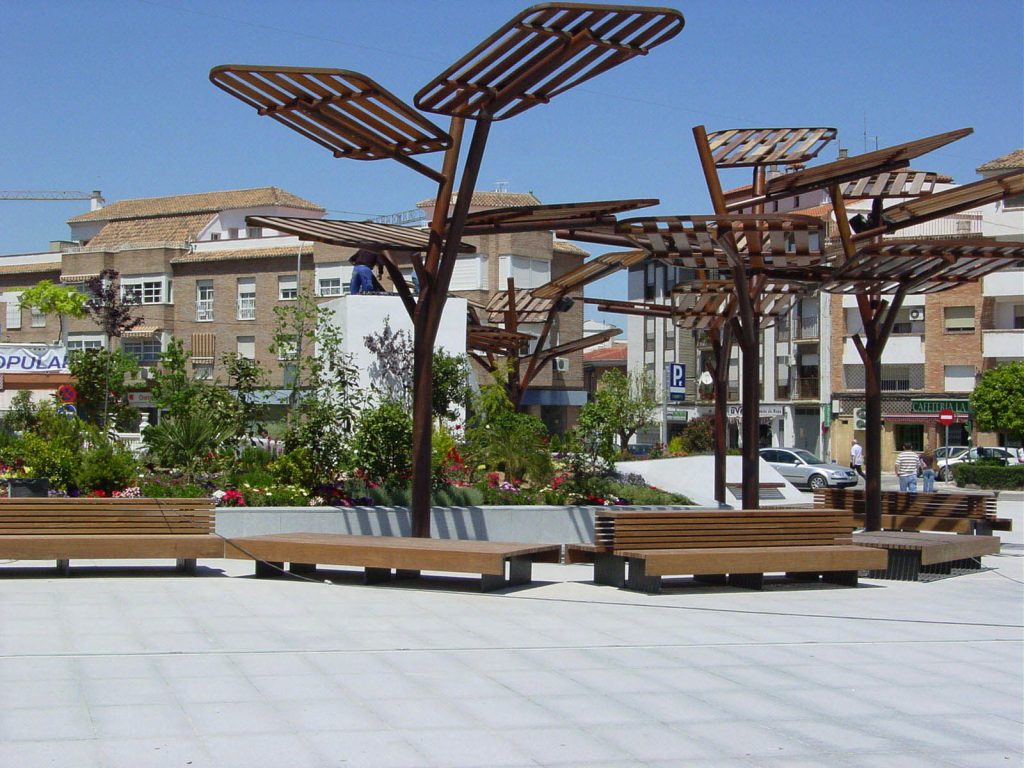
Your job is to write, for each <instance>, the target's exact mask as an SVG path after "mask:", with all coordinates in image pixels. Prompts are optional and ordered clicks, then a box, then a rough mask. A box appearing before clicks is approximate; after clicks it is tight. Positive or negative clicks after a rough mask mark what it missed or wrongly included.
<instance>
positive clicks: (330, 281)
mask: <svg viewBox="0 0 1024 768" xmlns="http://www.w3.org/2000/svg"><path fill="white" fill-rule="evenodd" d="M351 278H352V267H351V266H349V265H346V264H342V263H341V262H336V263H333V264H318V265H317V267H316V294H317V296H345V295H346V294H348V285H349V282H350V280H351Z"/></svg>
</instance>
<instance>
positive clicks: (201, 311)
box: [196, 299, 213, 323]
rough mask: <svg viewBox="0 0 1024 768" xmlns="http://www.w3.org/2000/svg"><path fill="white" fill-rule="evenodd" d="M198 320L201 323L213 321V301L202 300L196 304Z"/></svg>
mask: <svg viewBox="0 0 1024 768" xmlns="http://www.w3.org/2000/svg"><path fill="white" fill-rule="evenodd" d="M196 320H197V321H198V322H200V323H208V322H210V321H212V320H213V299H200V300H199V301H197V302H196Z"/></svg>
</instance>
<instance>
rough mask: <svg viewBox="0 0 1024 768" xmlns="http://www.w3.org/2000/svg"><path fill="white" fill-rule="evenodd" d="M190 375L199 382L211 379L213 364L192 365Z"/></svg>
mask: <svg viewBox="0 0 1024 768" xmlns="http://www.w3.org/2000/svg"><path fill="white" fill-rule="evenodd" d="M192 375H193V376H194V377H195V378H196V379H198V380H200V381H209V380H210V379H212V378H213V363H192Z"/></svg>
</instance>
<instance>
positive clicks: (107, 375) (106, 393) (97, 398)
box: [68, 349, 139, 430]
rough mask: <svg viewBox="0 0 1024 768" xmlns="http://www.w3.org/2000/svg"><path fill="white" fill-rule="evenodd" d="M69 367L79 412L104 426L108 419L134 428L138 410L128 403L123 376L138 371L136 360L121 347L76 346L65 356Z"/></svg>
mask: <svg viewBox="0 0 1024 768" xmlns="http://www.w3.org/2000/svg"><path fill="white" fill-rule="evenodd" d="M68 369H69V370H70V371H71V375H72V376H74V377H75V379H76V383H75V389H77V390H78V400H77V402H76V404H75V405H76V407H77V409H78V416H79V418H81V419H82V420H83V421H86V422H88V423H89V424H95V425H97V426H99V427H103V426H104V425H105V424H106V423H107V422H108V421H109V422H110V423H112V424H115V425H117V426H118V428H122V429H126V430H128V429H134V428H135V425H136V424H138V411H137V410H136V409H135V408H133V407H132V406H130V405H129V404H128V387H127V384H126V383H125V380H126V378H127V377H128V376H130V375H135V374H136V373H138V370H139V364H138V363H137V362H136V360H135V358H134V357H132V356H131V355H128V354H125V353H124V352H122V351H121V350H119V349H117V350H113V351H108V350H105V349H84V350H75V351H74V352H72V353H71V354H70V355H69V356H68Z"/></svg>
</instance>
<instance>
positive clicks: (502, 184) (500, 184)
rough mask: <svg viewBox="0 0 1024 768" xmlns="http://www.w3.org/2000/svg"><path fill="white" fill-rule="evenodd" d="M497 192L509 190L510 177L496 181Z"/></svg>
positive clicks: (495, 188)
mask: <svg viewBox="0 0 1024 768" xmlns="http://www.w3.org/2000/svg"><path fill="white" fill-rule="evenodd" d="M494 191H495V192H508V179H498V180H497V181H496V182H494Z"/></svg>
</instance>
